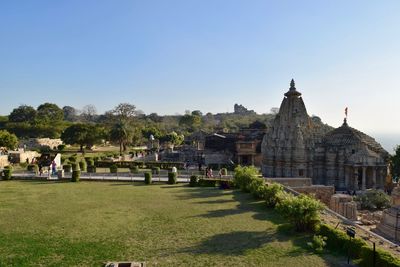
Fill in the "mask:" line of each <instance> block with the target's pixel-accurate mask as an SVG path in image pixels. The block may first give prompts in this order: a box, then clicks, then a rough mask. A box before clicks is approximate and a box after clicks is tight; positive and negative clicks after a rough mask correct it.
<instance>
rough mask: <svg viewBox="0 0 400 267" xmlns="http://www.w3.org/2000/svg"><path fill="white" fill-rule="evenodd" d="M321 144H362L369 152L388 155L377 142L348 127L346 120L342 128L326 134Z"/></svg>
mask: <svg viewBox="0 0 400 267" xmlns="http://www.w3.org/2000/svg"><path fill="white" fill-rule="evenodd" d="M323 143H324V144H325V145H327V146H349V145H357V144H359V143H362V144H364V145H366V146H367V147H368V148H369V149H370V150H372V151H374V152H376V153H378V154H381V153H383V154H388V152H387V151H386V150H385V149H383V148H382V146H381V145H380V144H379V143H378V142H376V141H375V139H374V138H372V137H371V136H369V135H367V134H365V133H363V132H361V131H359V130H357V129H354V128H352V127H350V126H349V125H348V124H347V121H346V119H345V120H344V122H343V125H342V126H340V127H339V128H336V129H335V130H333V131H330V132H328V133H327V134H326V135H325V136H324V138H323Z"/></svg>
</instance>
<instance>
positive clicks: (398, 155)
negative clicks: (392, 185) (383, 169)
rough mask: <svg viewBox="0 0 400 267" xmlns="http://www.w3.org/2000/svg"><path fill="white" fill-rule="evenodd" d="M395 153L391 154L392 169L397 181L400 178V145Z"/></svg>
mask: <svg viewBox="0 0 400 267" xmlns="http://www.w3.org/2000/svg"><path fill="white" fill-rule="evenodd" d="M394 152H395V153H394V155H392V156H390V171H391V173H392V176H393V178H394V179H395V180H396V181H399V179H400V145H398V146H397V147H396V148H395V150H394Z"/></svg>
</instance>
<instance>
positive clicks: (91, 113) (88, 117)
mask: <svg viewBox="0 0 400 267" xmlns="http://www.w3.org/2000/svg"><path fill="white" fill-rule="evenodd" d="M96 116H97V109H96V107H95V106H94V105H86V106H84V107H83V108H82V111H81V117H82V119H83V120H84V121H86V122H94V121H95V119H96Z"/></svg>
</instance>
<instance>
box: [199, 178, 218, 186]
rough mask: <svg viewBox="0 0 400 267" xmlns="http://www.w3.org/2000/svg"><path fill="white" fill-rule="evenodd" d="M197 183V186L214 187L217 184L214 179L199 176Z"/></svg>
mask: <svg viewBox="0 0 400 267" xmlns="http://www.w3.org/2000/svg"><path fill="white" fill-rule="evenodd" d="M197 184H198V185H199V186H204V187H216V186H218V181H217V180H214V179H204V178H200V179H199V182H198V183H197Z"/></svg>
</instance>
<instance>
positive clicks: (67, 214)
mask: <svg viewBox="0 0 400 267" xmlns="http://www.w3.org/2000/svg"><path fill="white" fill-rule="evenodd" d="M307 240H308V237H307V236H304V235H299V234H295V233H293V232H292V231H291V230H290V229H289V228H288V227H287V225H285V224H284V221H282V219H281V218H280V217H279V216H278V215H276V214H275V213H274V212H273V211H270V210H267V209H266V208H265V207H264V205H263V203H262V202H255V201H254V200H253V199H252V197H251V195H250V194H244V193H241V192H238V191H233V192H232V191H222V190H218V189H214V188H190V187H187V186H184V185H175V186H171V185H164V184H162V185H151V186H144V185H143V184H141V183H137V184H135V185H132V184H131V183H102V182H98V183H95V182H86V183H85V182H81V183H56V182H34V181H9V182H7V181H1V182H0V266H78V265H79V266H102V263H104V262H105V261H108V260H132V261H146V262H147V264H148V266H285V267H289V266H290V267H294V266H340V265H339V263H338V262H339V261H340V262H343V259H340V260H339V259H338V258H336V257H334V256H331V255H322V256H321V255H315V254H313V253H312V252H310V251H309V250H307V246H306V242H307Z"/></svg>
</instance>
